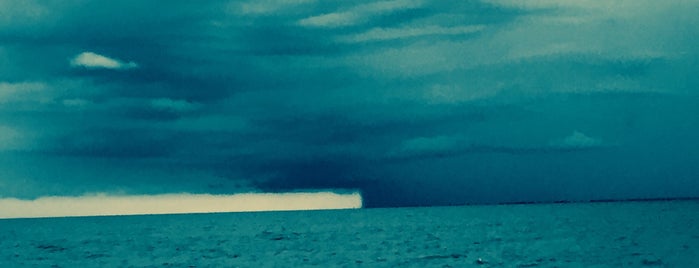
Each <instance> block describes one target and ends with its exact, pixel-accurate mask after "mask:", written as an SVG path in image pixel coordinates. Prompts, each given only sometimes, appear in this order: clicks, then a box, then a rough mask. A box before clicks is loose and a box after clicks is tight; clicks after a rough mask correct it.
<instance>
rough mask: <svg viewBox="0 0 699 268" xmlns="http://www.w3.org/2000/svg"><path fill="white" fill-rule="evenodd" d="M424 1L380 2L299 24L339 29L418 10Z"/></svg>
mask: <svg viewBox="0 0 699 268" xmlns="http://www.w3.org/2000/svg"><path fill="white" fill-rule="evenodd" d="M421 5H422V1H416V0H393V1H380V2H376V3H371V4H363V5H357V6H355V7H352V8H350V9H348V10H346V11H339V12H333V13H327V14H322V15H317V16H311V17H308V18H305V19H301V20H299V22H298V24H299V25H301V26H306V27H320V28H338V27H345V26H352V25H356V24H360V23H363V22H366V20H368V19H369V18H371V17H374V16H378V15H382V14H387V13H391V12H395V11H398V10H405V9H413V8H418V7H420V6H421Z"/></svg>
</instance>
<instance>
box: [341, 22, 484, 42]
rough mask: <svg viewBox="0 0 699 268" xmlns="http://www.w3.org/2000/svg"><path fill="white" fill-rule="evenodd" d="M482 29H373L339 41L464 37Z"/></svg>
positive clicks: (433, 26)
mask: <svg viewBox="0 0 699 268" xmlns="http://www.w3.org/2000/svg"><path fill="white" fill-rule="evenodd" d="M484 28H485V26H483V25H468V26H457V27H442V26H435V25H431V26H424V27H404V28H374V29H371V30H369V31H366V32H363V33H360V34H356V35H350V36H344V37H340V38H339V40H340V41H341V42H348V43H362V42H373V41H386V40H395V39H403V38H416V37H425V36H450V35H465V34H473V33H476V32H480V31H482V30H483V29H484Z"/></svg>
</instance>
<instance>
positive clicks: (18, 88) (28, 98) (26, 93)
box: [0, 82, 51, 104]
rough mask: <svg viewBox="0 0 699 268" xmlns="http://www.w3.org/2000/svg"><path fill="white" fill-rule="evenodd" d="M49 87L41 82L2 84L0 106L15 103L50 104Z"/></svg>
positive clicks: (0, 87)
mask: <svg viewBox="0 0 699 268" xmlns="http://www.w3.org/2000/svg"><path fill="white" fill-rule="evenodd" d="M46 91H47V86H46V84H44V83H40V82H21V83H8V82H0V104H6V103H13V102H40V103H45V102H50V101H51V99H50V98H49V97H48V96H46V94H45V93H46Z"/></svg>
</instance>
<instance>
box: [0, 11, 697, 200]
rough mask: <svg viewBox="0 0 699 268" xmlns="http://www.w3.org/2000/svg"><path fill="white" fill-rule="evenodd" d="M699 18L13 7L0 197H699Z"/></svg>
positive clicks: (0, 98)
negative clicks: (300, 193)
mask: <svg viewBox="0 0 699 268" xmlns="http://www.w3.org/2000/svg"><path fill="white" fill-rule="evenodd" d="M697 14H699V1H680V0H676V1H672V0H671V1H656V0H620V1H585V0H582V1H563V0H561V1H555V0H533V1H516V0H487V1H486V0H484V1H481V2H478V1H420V0H395V1H315V0H250V1H165V2H163V1H142V0H133V1H128V0H125V1H77V0H76V1H33V0H28V1H19V0H18V1H13V0H0V197H16V198H22V199H33V198H39V197H42V196H57V195H58V196H76V195H83V194H90V193H109V194H133V195H141V194H161V193H179V192H188V193H210V194H222V193H239V192H287V191H296V190H316V189H317V190H327V189H339V190H347V191H352V190H361V192H362V193H363V195H364V204H365V205H366V206H396V205H443V204H461V203H484V202H487V203H490V202H511V201H553V200H588V199H607V198H648V197H685V196H699V138H698V137H699V88H698V87H699V75H698V74H697V70H699V16H697Z"/></svg>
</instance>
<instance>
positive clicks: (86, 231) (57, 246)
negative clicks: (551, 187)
mask: <svg viewBox="0 0 699 268" xmlns="http://www.w3.org/2000/svg"><path fill="white" fill-rule="evenodd" d="M305 265H317V266H326V267H327V266H331V267H334V266H350V267H354V266H365V267H395V266H408V267H469V266H473V267H620V266H629V267H699V202H697V201H663V202H615V203H575V204H531V205H498V206H463V207H425V208H390V209H362V210H334V211H293V212H262V213H222V214H189V215H152V216H110V217H77V218H46V219H10V220H0V267H296V266H305Z"/></svg>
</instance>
